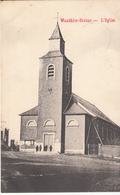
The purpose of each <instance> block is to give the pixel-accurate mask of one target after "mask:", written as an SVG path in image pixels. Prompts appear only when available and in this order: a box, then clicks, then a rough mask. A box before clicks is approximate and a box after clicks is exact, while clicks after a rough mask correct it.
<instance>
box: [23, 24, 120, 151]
mask: <svg viewBox="0 0 120 195" xmlns="http://www.w3.org/2000/svg"><path fill="white" fill-rule="evenodd" d="M72 66H73V63H72V62H71V61H70V60H69V59H68V58H67V57H66V56H65V41H64V39H63V37H62V34H61V31H60V28H59V24H58V23H57V25H56V27H55V29H54V31H53V33H52V35H51V37H50V38H49V52H48V53H47V54H46V55H44V56H42V57H40V68H39V92H38V105H37V106H36V107H34V108H32V109H30V110H28V111H26V112H23V113H22V114H20V116H21V130H20V143H21V144H20V150H21V151H22V150H23V151H25V150H26V151H38V152H54V153H80V154H88V153H90V148H92V147H93V148H92V151H93V152H94V153H97V148H98V144H101V145H103V144H111V143H115V140H116V139H117V138H118V137H119V138H120V127H119V126H117V125H116V124H115V123H114V122H112V121H111V120H110V119H109V118H108V117H107V116H106V115H105V114H103V113H102V112H101V111H100V110H99V109H98V108H96V107H95V106H94V105H93V104H91V103H89V102H88V101H86V100H84V99H83V98H81V97H78V96H77V95H75V94H74V93H72Z"/></svg>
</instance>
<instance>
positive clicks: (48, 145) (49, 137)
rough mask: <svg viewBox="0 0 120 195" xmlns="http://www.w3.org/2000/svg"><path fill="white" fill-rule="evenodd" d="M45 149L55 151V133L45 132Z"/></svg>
mask: <svg viewBox="0 0 120 195" xmlns="http://www.w3.org/2000/svg"><path fill="white" fill-rule="evenodd" d="M44 151H49V152H52V151H53V134H44Z"/></svg>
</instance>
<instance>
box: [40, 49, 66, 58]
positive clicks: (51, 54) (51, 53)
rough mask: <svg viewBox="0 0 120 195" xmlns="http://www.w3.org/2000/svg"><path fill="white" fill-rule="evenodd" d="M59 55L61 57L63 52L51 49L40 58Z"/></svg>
mask: <svg viewBox="0 0 120 195" xmlns="http://www.w3.org/2000/svg"><path fill="white" fill-rule="evenodd" d="M59 56H60V57H61V56H63V54H62V53H61V52H60V51H49V52H48V53H47V54H45V55H44V56H42V57H40V59H43V58H51V57H59Z"/></svg>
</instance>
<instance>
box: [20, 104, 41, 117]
mask: <svg viewBox="0 0 120 195" xmlns="http://www.w3.org/2000/svg"><path fill="white" fill-rule="evenodd" d="M19 115H20V116H37V115H38V106H36V107H34V108H32V109H30V110H28V111H26V112H23V113H21V114H19Z"/></svg>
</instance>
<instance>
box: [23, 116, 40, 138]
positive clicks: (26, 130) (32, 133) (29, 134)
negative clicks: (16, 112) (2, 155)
mask: <svg viewBox="0 0 120 195" xmlns="http://www.w3.org/2000/svg"><path fill="white" fill-rule="evenodd" d="M37 118H38V116H21V131H20V141H23V140H25V139H26V140H29V139H33V140H36V138H37V126H33V127H32V126H27V122H28V121H29V120H35V121H36V123H37Z"/></svg>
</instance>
